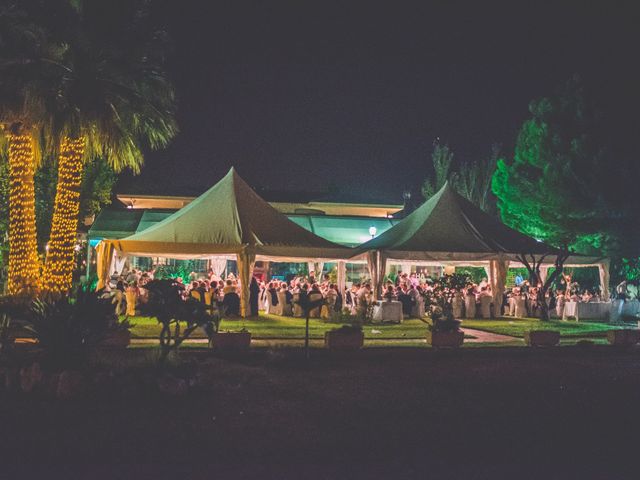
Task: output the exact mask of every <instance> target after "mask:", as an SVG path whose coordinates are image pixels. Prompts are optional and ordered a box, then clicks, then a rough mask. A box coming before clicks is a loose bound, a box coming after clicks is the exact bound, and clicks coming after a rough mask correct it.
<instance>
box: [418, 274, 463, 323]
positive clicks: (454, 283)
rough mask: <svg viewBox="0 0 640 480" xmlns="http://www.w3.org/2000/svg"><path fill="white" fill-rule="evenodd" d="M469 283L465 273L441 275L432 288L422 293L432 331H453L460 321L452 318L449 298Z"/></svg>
mask: <svg viewBox="0 0 640 480" xmlns="http://www.w3.org/2000/svg"><path fill="white" fill-rule="evenodd" d="M468 284H469V278H468V277H467V276H466V275H460V274H457V273H454V274H453V275H443V276H442V277H440V279H439V280H438V281H437V282H434V284H433V288H432V289H431V290H427V291H425V292H424V293H423V295H422V296H423V298H424V304H425V307H426V309H427V312H428V313H429V315H430V317H431V322H432V324H431V329H432V330H434V331H442V332H444V331H455V330H457V329H458V327H459V325H460V322H459V321H457V320H455V319H454V318H453V307H452V305H451V300H452V298H453V295H454V293H455V292H456V291H460V290H462V289H464V288H465V287H466V286H467V285H468Z"/></svg>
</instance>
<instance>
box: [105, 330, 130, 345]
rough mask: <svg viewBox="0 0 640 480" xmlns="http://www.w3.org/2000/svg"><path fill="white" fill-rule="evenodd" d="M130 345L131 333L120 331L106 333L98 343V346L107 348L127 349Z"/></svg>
mask: <svg viewBox="0 0 640 480" xmlns="http://www.w3.org/2000/svg"><path fill="white" fill-rule="evenodd" d="M130 343H131V332H130V331H129V330H120V331H118V332H111V333H108V334H107V335H106V336H105V337H104V338H103V339H102V341H101V342H100V346H102V347H108V348H127V347H128V346H129V344H130Z"/></svg>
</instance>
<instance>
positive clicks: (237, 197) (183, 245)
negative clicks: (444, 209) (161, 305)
mask: <svg viewBox="0 0 640 480" xmlns="http://www.w3.org/2000/svg"><path fill="white" fill-rule="evenodd" d="M113 244H114V247H115V249H116V250H117V251H120V252H124V253H128V254H132V255H137V256H166V257H173V258H203V257H207V256H212V255H216V254H233V253H239V252H240V251H242V250H244V249H250V250H251V251H252V252H253V253H255V254H256V255H257V256H258V257H264V258H265V259H266V258H268V257H274V258H275V257H278V258H281V257H285V258H290V259H297V258H303V259H308V258H327V259H333V258H348V257H349V256H351V249H349V248H346V247H343V246H340V245H337V244H335V243H332V242H330V241H328V240H325V239H323V238H321V237H319V236H317V235H314V234H313V233H311V232H309V231H308V230H306V229H304V228H302V227H301V226H299V225H297V224H296V223H295V222H292V221H291V220H289V219H288V218H287V217H286V216H285V215H283V214H282V213H280V212H278V211H277V210H275V209H274V208H273V207H272V206H271V205H269V204H268V203H267V202H266V201H264V200H263V199H262V198H260V197H259V196H258V195H257V194H256V193H255V192H254V191H253V189H251V187H249V185H247V183H246V182H245V181H244V180H242V178H240V176H239V175H238V174H237V173H236V171H235V170H234V169H233V168H231V170H229V173H227V175H225V177H224V178H222V180H220V181H219V182H218V183H217V184H215V185H214V186H213V187H211V188H210V189H209V190H207V191H206V192H205V193H203V194H202V195H201V196H200V197H198V198H197V199H195V200H194V201H193V202H191V203H190V204H188V205H187V206H185V207H184V208H182V209H180V210H178V211H177V212H175V213H174V214H172V215H170V216H169V217H167V218H165V219H164V220H162V221H161V222H159V223H156V224H155V225H153V226H151V227H149V228H147V229H145V230H143V231H140V232H138V233H136V234H134V235H131V236H129V237H126V238H123V239H121V240H116V241H113Z"/></svg>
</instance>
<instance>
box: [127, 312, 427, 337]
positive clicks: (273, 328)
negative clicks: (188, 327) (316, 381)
mask: <svg viewBox="0 0 640 480" xmlns="http://www.w3.org/2000/svg"><path fill="white" fill-rule="evenodd" d="M129 320H130V322H131V323H132V324H134V327H133V329H132V331H131V332H132V334H133V336H134V337H137V338H155V337H157V336H158V335H159V333H160V328H159V327H158V322H157V321H156V319H155V318H151V317H132V318H130V319H129ZM341 325H342V324H341V323H328V322H323V321H322V320H319V319H317V318H312V319H310V321H309V336H310V338H318V339H320V338H324V333H325V332H326V331H328V330H333V329H334V328H338V327H340V326H341ZM242 328H246V329H247V330H249V331H250V332H251V334H252V337H253V338H266V339H268V338H303V337H304V329H305V321H304V319H302V318H294V317H281V316H278V315H264V314H261V315H260V316H259V317H258V318H257V319H237V320H228V319H225V320H223V321H222V323H221V324H220V329H221V330H240V329H242ZM363 330H364V335H365V338H366V339H393V338H398V339H405V338H407V339H409V338H415V339H422V338H424V336H425V333H426V330H427V324H426V323H425V322H424V321H422V320H418V319H409V320H405V321H404V322H403V323H400V324H385V325H379V324H375V325H365V327H364V329H363ZM193 337H194V338H202V337H203V334H202V332H200V331H198V332H196V333H194V335H193Z"/></svg>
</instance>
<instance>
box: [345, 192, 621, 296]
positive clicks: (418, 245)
mask: <svg viewBox="0 0 640 480" xmlns="http://www.w3.org/2000/svg"><path fill="white" fill-rule="evenodd" d="M356 252H357V253H356V254H355V255H354V258H360V259H363V258H364V259H366V260H367V263H368V265H369V270H370V274H371V278H372V281H373V283H374V291H375V292H379V291H380V288H381V286H382V281H383V279H384V276H385V272H386V265H387V263H390V262H391V263H394V262H395V263H401V264H411V263H414V264H420V265H440V266H442V265H446V266H479V267H484V268H485V270H486V271H487V277H488V279H489V282H490V284H491V290H492V292H493V297H494V302H496V301H501V298H502V295H503V293H504V286H505V283H506V277H507V270H508V268H509V266H515V267H517V266H521V263H520V260H519V258H520V257H521V256H522V255H527V256H529V255H533V256H534V257H535V258H536V259H538V260H540V259H542V265H543V267H542V268H541V273H542V274H544V271H546V269H547V268H548V267H549V266H553V264H554V261H555V259H556V257H557V255H558V254H559V253H560V252H559V251H558V250H557V249H555V248H553V247H551V246H549V245H546V244H544V243H542V242H539V241H537V240H535V239H533V238H530V237H528V236H526V235H523V234H522V233H520V232H517V231H516V230H513V229H511V228H509V227H507V226H506V225H504V224H502V223H501V222H499V221H498V220H497V219H495V218H493V217H492V216H490V215H488V214H487V213H485V212H483V211H482V210H481V209H480V208H478V207H477V206H475V205H473V204H472V203H471V202H469V201H468V200H467V199H465V198H464V197H462V196H461V195H460V194H458V193H457V192H456V191H455V190H454V189H453V188H452V187H451V186H450V185H449V184H448V183H446V184H445V185H444V186H443V187H442V188H441V189H440V190H439V191H438V192H437V193H436V194H435V195H434V196H433V197H431V198H430V199H429V200H427V201H426V202H425V203H424V204H422V205H421V206H420V207H419V208H418V209H416V210H415V211H414V212H412V213H411V214H410V215H408V216H407V217H406V218H404V219H403V220H402V221H401V222H399V223H398V224H396V225H395V226H393V227H392V228H390V229H389V230H387V231H386V232H384V233H383V234H381V235H380V236H378V237H376V238H374V239H372V240H370V241H368V242H366V243H364V244H362V245H360V246H359V247H358V248H357V249H356ZM565 266H581V267H584V266H597V267H598V268H599V269H600V281H601V288H602V293H603V296H604V297H605V298H608V295H609V292H608V285H609V261H608V259H606V258H601V257H586V256H581V255H572V256H570V257H569V258H568V259H567V260H566V261H565Z"/></svg>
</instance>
